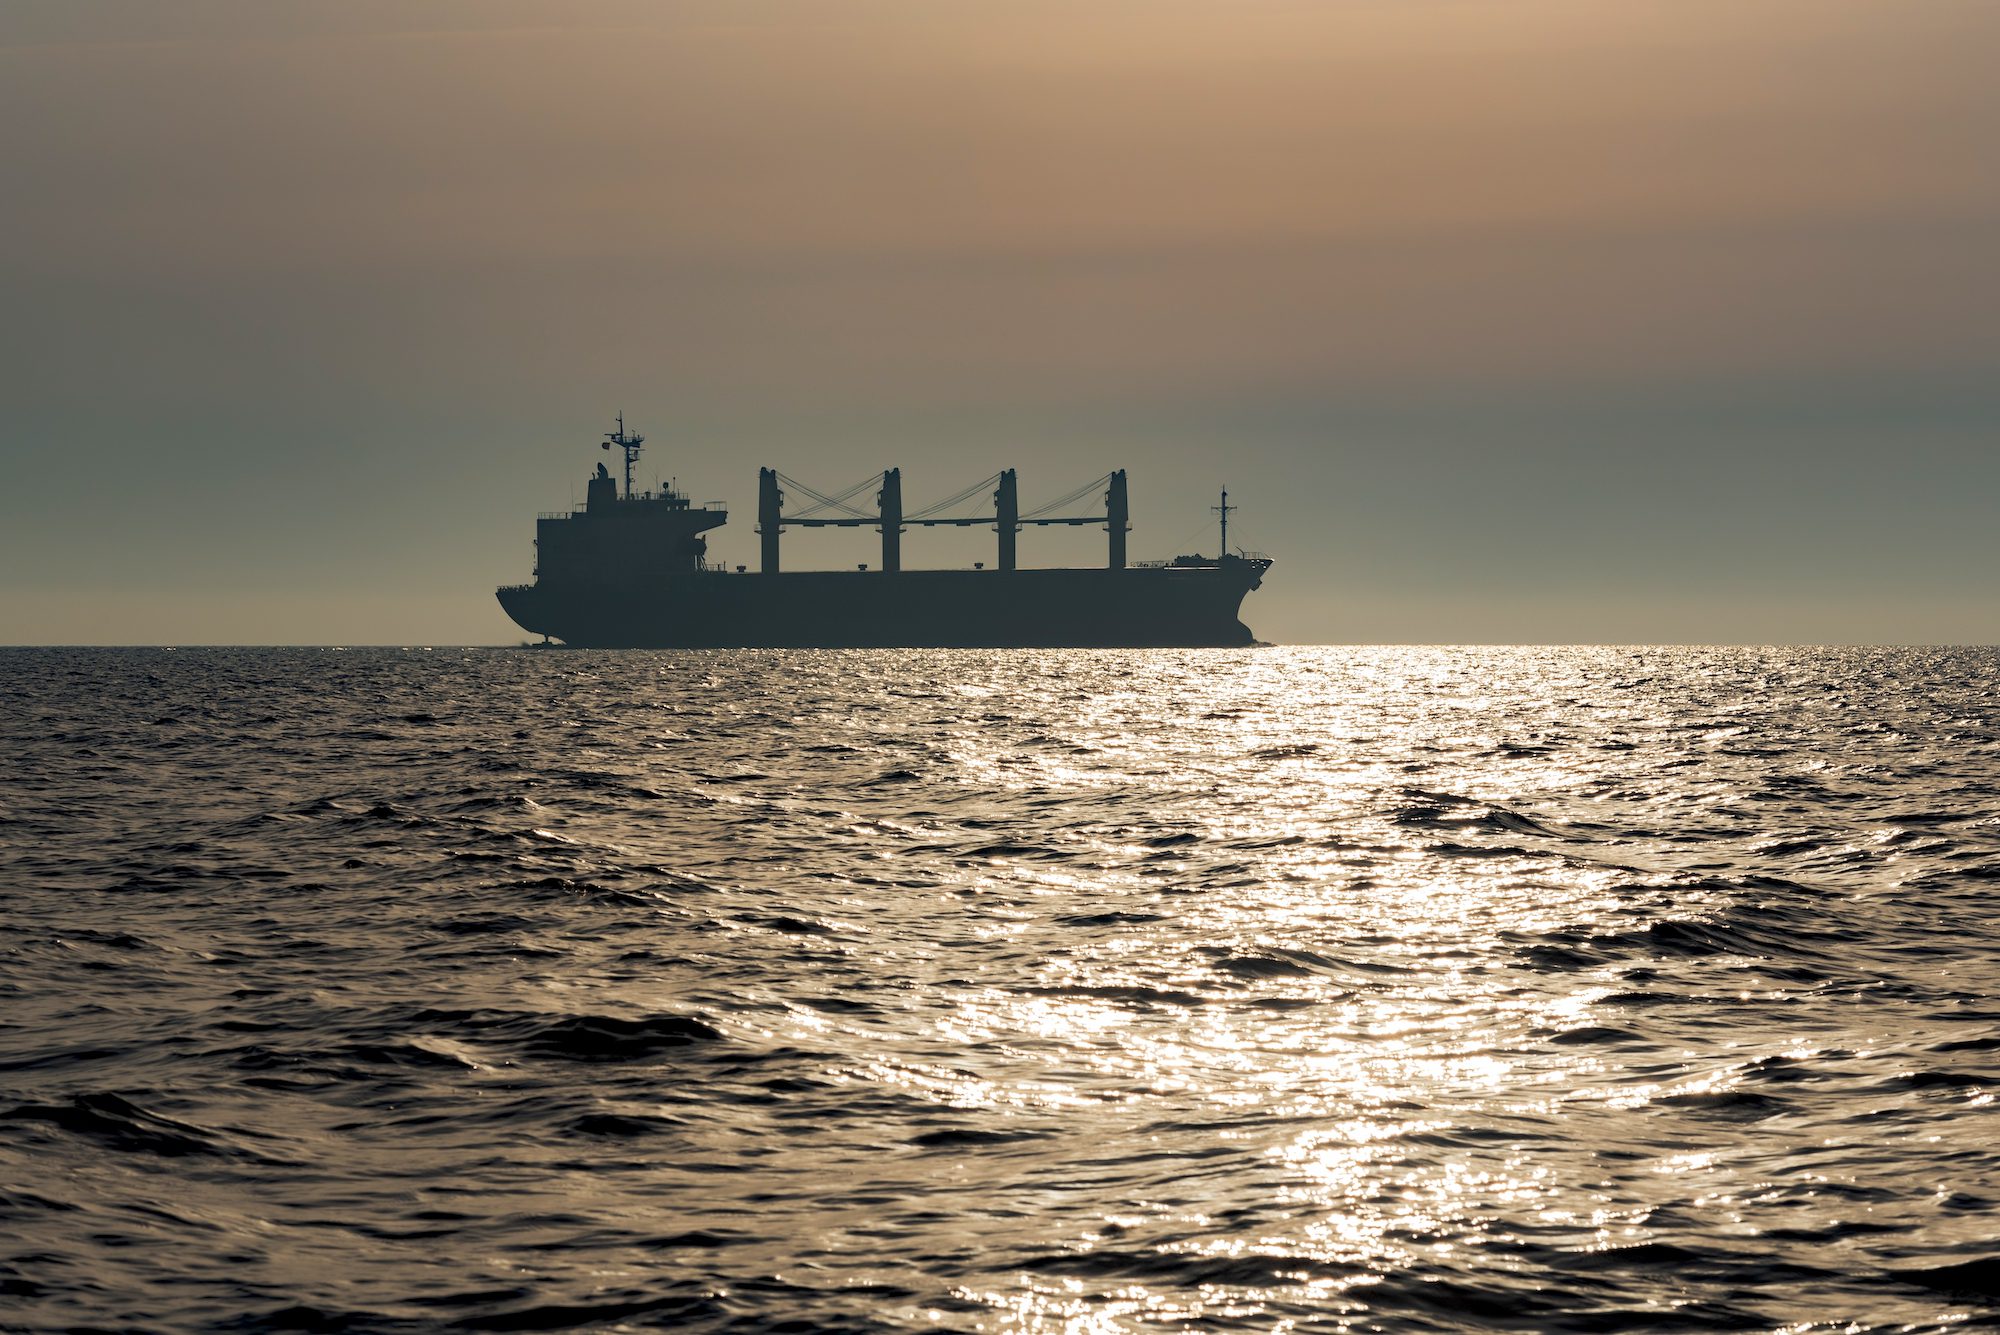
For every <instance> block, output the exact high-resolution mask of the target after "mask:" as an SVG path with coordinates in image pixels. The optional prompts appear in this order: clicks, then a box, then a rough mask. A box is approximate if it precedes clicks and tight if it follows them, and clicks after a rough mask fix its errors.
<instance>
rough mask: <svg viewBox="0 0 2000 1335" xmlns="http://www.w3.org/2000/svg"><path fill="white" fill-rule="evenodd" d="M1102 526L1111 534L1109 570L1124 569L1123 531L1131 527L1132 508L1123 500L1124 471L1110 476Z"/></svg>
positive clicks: (1105, 493)
mask: <svg viewBox="0 0 2000 1335" xmlns="http://www.w3.org/2000/svg"><path fill="white" fill-rule="evenodd" d="M1104 525H1105V528H1106V529H1108V530H1109V531H1110V534H1111V563H1110V564H1111V568H1112V569H1113V570H1123V569H1124V568H1125V530H1127V529H1129V528H1131V527H1132V507H1131V505H1130V503H1129V502H1128V501H1127V500H1126V499H1125V470H1124V469H1122V468H1120V469H1117V470H1115V471H1114V472H1113V473H1112V474H1111V485H1110V487H1108V488H1106V490H1105V492H1104Z"/></svg>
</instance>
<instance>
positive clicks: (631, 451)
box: [604, 408, 646, 501]
mask: <svg viewBox="0 0 2000 1335" xmlns="http://www.w3.org/2000/svg"><path fill="white" fill-rule="evenodd" d="M645 443H646V438H645V437H644V436H642V435H640V434H639V433H638V432H636V431H635V432H633V433H632V434H631V435H629V436H628V435H626V434H625V410H624V409H623V408H620V409H619V410H618V429H617V430H616V431H607V432H605V433H604V448H605V449H607V450H608V449H610V448H611V447H612V446H613V445H616V446H617V447H618V448H619V449H621V450H623V451H625V499H626V500H628V501H629V500H631V499H632V465H633V463H635V462H636V461H637V460H638V458H639V447H640V446H641V445H644V444H645Z"/></svg>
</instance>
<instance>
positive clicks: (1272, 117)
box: [0, 0, 2000, 644]
mask: <svg viewBox="0 0 2000 1335" xmlns="http://www.w3.org/2000/svg"><path fill="white" fill-rule="evenodd" d="M1995 50H2000V5H1995V4H1992V3H1989V2H1988V0H1895V3H1888V2H1886V0H1869V2H1867V3H1861V2H1858V0H1657V2H1656V0H1284V2H1280V0H1063V2H1062V3H1053V2H1045V0H990V2H988V0H689V2H686V3H681V2H678V0H643V2H642V0H395V3H378V2H376V0H293V2H292V3H286V4H271V3H269V2H268V0H233V2H228V3H224V2H222V0H178V2H177V3H175V4H172V5H164V4H159V3H156V0H122V2H118V0H7V3H6V4H5V5H0V183H4V184H0V641H5V642H14V643H173V644H197V643H357V644H360V643H419V644H455V643H514V642H518V641H519V640H520V639H522V638H523V635H522V632H520V631H519V630H518V629H517V628H515V627H514V626H513V625H512V624H511V623H510V622H508V621H507V619H506V618H505V616H504V615H503V614H502V613H501V612H500V610H499V608H498V606H497V604H496V603H495V602H494V600H493V596H492V591H493V588H494V586H496V585H499V584H504V583H515V582H519V581H522V580H525V579H526V578H527V577H528V574H529V571H530V568H531V566H532V560H533V557H532V549H531V545H530V539H531V538H532V536H533V521H534V517H535V515H536V513H537V512H539V511H546V510H560V509H563V508H565V507H567V506H568V504H569V503H570V501H571V499H572V498H573V497H580V496H581V493H582V485H583V481H584V479H585V478H586V476H587V475H588V474H589V472H590V471H591V469H592V468H593V467H594V466H595V465H596V463H597V461H598V460H599V459H600V458H603V457H604V456H603V455H602V454H600V453H599V451H598V450H597V448H596V441H597V439H598V437H599V435H600V434H601V433H602V432H604V431H607V430H610V429H611V426H612V421H611V419H612V416H613V414H614V413H616V412H617V411H619V410H621V409H622V410H623V411H624V412H625V414H626V420H627V422H628V423H629V424H630V425H631V426H632V427H633V428H634V429H636V430H639V431H643V432H644V433H646V435H647V437H648V442H647V446H646V453H645V455H644V456H643V457H642V459H641V462H640V466H639V476H640V479H641V481H642V483H651V482H653V481H654V480H656V479H664V478H671V479H674V480H676V481H677V482H678V483H679V485H680V486H681V487H682V488H683V489H685V490H687V491H689V492H691V493H693V494H694V496H695V497H696V499H697V500H706V499H709V498H715V499H717V500H721V501H725V502H726V503H727V504H728V505H729V506H730V508H731V510H732V512H733V514H734V515H735V518H734V519H732V521H731V523H730V524H729V526H728V527H726V528H725V529H723V530H721V531H720V532H719V533H718V534H715V535H712V540H711V551H712V554H714V555H717V556H719V557H722V558H724V559H726V560H729V561H731V562H752V563H754V561H755V559H756V557H755V553H756V542H757V539H756V535H755V533H754V511H755V500H756V474H757V468H758V467H759V466H760V465H765V464H768V465H772V466H775V467H777V468H780V469H781V470H783V471H784V472H786V473H788V474H790V475H792V476H795V477H798V478H800V479H802V480H804V481H806V482H809V483H811V484H813V485H815V486H817V487H819V488H820V489H821V490H833V489H835V488H839V487H844V486H845V485H847V484H848V483H850V482H853V481H856V480H858V479H860V478H862V477H863V476H865V475H867V474H869V473H871V472H877V471H879V470H880V469H882V468H884V467H889V466H899V467H901V468H902V470H903V486H904V494H905V497H906V502H907V503H908V505H909V507H910V508H912V509H914V508H916V507H917V506H919V505H921V504H922V503H924V502H926V501H928V500H931V499H934V498H936V497H940V496H943V495H946V494H949V493H951V492H954V491H957V490H958V489H959V488H961V487H962V486H964V485H966V484H968V483H970V482H972V481H975V480H976V479H978V478H981V477H984V476H986V475H987V474H990V473H992V472H995V471H996V470H998V469H1000V468H1002V467H1014V468H1016V469H1018V470H1019V475H1020V487H1021V495H1022V501H1023V505H1024V508H1032V506H1033V505H1035V504H1037V503H1039V502H1040V501H1042V500H1046V499H1052V498H1054V497H1055V496H1058V495H1060V494H1062V493H1064V492H1067V491H1069V490H1071V489H1072V488H1074V487H1075V486H1077V485H1080V484H1081V483H1083V482H1086V481H1088V480H1089V479H1090V478H1092V477H1095V476H1097V475H1099V474H1101V473H1104V472H1106V471H1108V470H1110V469H1112V468H1118V467H1122V468H1125V469H1127V470H1128V471H1129V475H1130V479H1131V498H1132V508H1133V520H1134V524H1135V527H1134V530H1133V532H1132V534H1131V539H1130V542H1131V549H1132V553H1133V555H1134V557H1135V558H1142V557H1162V556H1169V555H1173V554H1175V553H1177V552H1181V551H1194V550H1201V551H1208V552H1212V551H1214V549H1215V542H1216V535H1215V531H1214V528H1213V526H1212V524H1213V516H1212V515H1211V514H1210V513H1209V511H1208V507H1209V506H1211V505H1213V504H1214V503H1215V499H1216V496H1215V494H1216V492H1217V491H1218V490H1219V489H1220V488H1222V487H1224V486H1227V487H1228V489H1229V491H1230V497H1231V501H1232V502H1233V503H1235V504H1238V505H1240V506H1241V507H1242V509H1241V511H1240V512H1239V514H1238V516H1237V517H1236V518H1235V519H1234V520H1233V521H1232V531H1231V538H1232V541H1233V542H1240V543H1241V544H1242V545H1244V546H1247V547H1253V548H1258V549H1262V550H1264V551H1267V552H1268V553H1270V554H1271V555H1272V556H1273V557H1274V558H1275V559H1276V561H1277V564H1276V566H1275V567H1274V568H1273V569H1272V571H1271V572H1270V574H1269V576H1268V577H1267V579H1266V581H1265V587H1264V588H1263V589H1262V590H1260V591H1258V592H1256V593H1254V594H1252V595H1251V597H1250V599H1249V600H1248V602H1247V603H1246V605H1245V619H1246V620H1247V621H1248V622H1249V624H1250V625H1251V626H1252V627H1253V628H1254V629H1255V630H1256V631H1257V633H1258V634H1259V635H1260V636H1262V637H1263V638H1266V639H1270V640H1275V641H1281V642H1290V643H1342V642H1362V643H1380V642H1433V643H1435V642H1494V643H1543V642H1620V643H1632V642H1753V643H1755V642H1890V643H1993V642H1996V641H2000V523H1996V522H1995V519H1996V515H1995V510H1996V497H2000V374H1996V373H2000V80H1996V79H1995V78H1993V77H1992V53H1993V52H1994V51H1995ZM992 541H993V539H992V534H991V533H990V531H986V530H976V531H974V530H965V531H961V530H927V531H919V532H915V533H912V534H911V535H909V536H906V538H905V539H904V561H905V564H906V565H907V566H919V565H929V564H938V565H965V564H969V563H970V562H971V561H973V560H977V559H990V552H989V551H988V548H989V547H990V546H991V544H992ZM1102 544H1103V535H1102V533H1101V532H1098V531H1095V530H1031V531H1029V532H1028V533H1026V534H1024V535H1023V537H1022V561H1023V564H1089V563H1094V562H1096V561H1099V560H1101V556H1102ZM871 547H872V535H868V534H856V533H845V532H831V531H825V530H821V531H814V532H807V533H801V532H797V531H793V532H788V533H787V535H786V555H785V562H786V567H787V568H788V569H793V568H804V567H807V566H812V565H825V566H843V565H849V564H851V563H852V562H854V561H857V560H868V559H870V556H871Z"/></svg>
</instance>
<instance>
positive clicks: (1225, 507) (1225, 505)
mask: <svg viewBox="0 0 2000 1335" xmlns="http://www.w3.org/2000/svg"><path fill="white" fill-rule="evenodd" d="M1208 508H1209V509H1211V510H1213V511H1215V513H1217V514H1219V515H1221V516H1222V552H1221V555H1220V556H1218V557H1217V558H1216V559H1217V560H1218V561H1219V560H1221V559H1222V558H1223V557H1226V556H1228V555H1229V512H1230V511H1231V510H1241V509H1242V508H1243V507H1242V506H1240V505H1231V504H1230V503H1229V489H1228V488H1227V487H1224V488H1223V489H1222V504H1220V505H1211V506H1209V507H1208Z"/></svg>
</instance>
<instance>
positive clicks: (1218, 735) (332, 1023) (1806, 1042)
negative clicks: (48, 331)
mask: <svg viewBox="0 0 2000 1335" xmlns="http://www.w3.org/2000/svg"><path fill="white" fill-rule="evenodd" d="M1996 691H2000V652H1996V651H1995V650H1992V649H1794V648H1784V649H1736V648H1728V649H1702V648H1553V649H1533V648H1519V649H1492V648H1377V649H1369V648H1266V649H1254V650H1240V651H1238V650H1190V651H1151V650H1149V651H1035V652H1007V653H999V652H969V651H951V652H945V651H936V652H932V651H910V652H896V653H889V652H874V651H868V652H858V651H857V652H776V651H759V652H735V653H731V652H709V653H702V652H679V653H638V652H622V653H595V652H581V651H578V652H571V651H560V650H558V651H530V650H498V649H472V650H466V649H442V648H440V649H407V650H393V649H390V650H382V649H354V650H337V649H292V650H286V649H180V650H159V649H133V650H106V649H17V650H4V651H0V743H3V744H0V763H4V775H5V777H4V779H0V852H4V859H0V868H4V871H0V1328H4V1329H5V1330H9V1331H56V1330H77V1331H85V1330H87V1331H198V1330H199V1331H214V1330H221V1331H428V1330H438V1329H460V1330H517V1331H518V1330H585V1329H589V1330H608V1329H682V1330H699V1331H774V1332H775V1331H835V1332H839V1331H851V1332H882V1331H918V1330H962V1331H1000V1330H1022V1331H1057V1330H1062V1331H1083V1332H1100V1331H1126V1330H1131V1331H1159V1330H1174V1329H1185V1330H1190V1331H1238V1330H1240V1331H1270V1330H1289V1331H1300V1332H1304V1331H1349V1330H1353V1331H1402V1330H1411V1331H1446V1330H1451V1331H1457V1330H1470V1329H1495V1330H1532V1331H1622V1330H1647V1331H1674V1330H1781V1329H1782V1330H1787V1331H1806V1330H1905V1329H1916V1330H1933V1329H1944V1328H1948V1327H1953V1326H1957V1325H1961V1324H1971V1325H1975V1326H1986V1327H1992V1326H1995V1325H2000V1216H1996V1213H1995V1212H1996V1208H2000V1116H1996V1109H1995V1104H1994V1100H1995V1093H1996V1088H2000V1062H1996V1052H2000V1000H1996V993H2000V911H1996V899H1995V895H1996V891H2000V703H1996Z"/></svg>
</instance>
